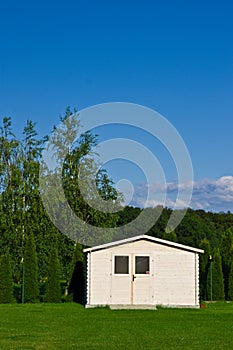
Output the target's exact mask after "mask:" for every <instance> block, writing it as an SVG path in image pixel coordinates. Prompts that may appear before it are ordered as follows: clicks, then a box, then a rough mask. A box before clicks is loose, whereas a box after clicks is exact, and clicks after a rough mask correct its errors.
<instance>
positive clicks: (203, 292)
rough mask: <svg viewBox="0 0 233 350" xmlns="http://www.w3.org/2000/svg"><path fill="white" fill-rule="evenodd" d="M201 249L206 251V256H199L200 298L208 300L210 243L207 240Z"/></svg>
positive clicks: (202, 243) (203, 241)
mask: <svg viewBox="0 0 233 350" xmlns="http://www.w3.org/2000/svg"><path fill="white" fill-rule="evenodd" d="M199 247H200V249H203V250H204V254H200V255H199V259H200V269H199V271H200V272H199V281H200V298H201V299H202V300H207V299H208V296H207V275H208V270H209V256H210V242H209V241H208V240H207V239H206V238H205V239H203V240H202V241H201V243H200V245H199Z"/></svg>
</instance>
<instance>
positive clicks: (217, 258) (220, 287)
mask: <svg viewBox="0 0 233 350" xmlns="http://www.w3.org/2000/svg"><path fill="white" fill-rule="evenodd" d="M212 264H213V265H212V296H213V300H224V299H225V294H224V279H223V272H222V259H221V255H220V252H219V249H215V251H214V253H213V262H212ZM210 273H211V271H210V269H209V271H208V296H210V288H211V285H210V279H211V276H210ZM209 300H210V298H209Z"/></svg>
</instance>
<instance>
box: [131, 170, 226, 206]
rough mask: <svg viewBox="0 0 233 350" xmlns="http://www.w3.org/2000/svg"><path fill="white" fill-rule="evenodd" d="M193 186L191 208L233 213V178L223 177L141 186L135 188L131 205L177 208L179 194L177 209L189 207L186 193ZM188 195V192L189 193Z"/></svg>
mask: <svg viewBox="0 0 233 350" xmlns="http://www.w3.org/2000/svg"><path fill="white" fill-rule="evenodd" d="M192 186H193V193H192V199H191V203H190V204H189V207H191V208H193V209H203V210H212V211H217V212H218V211H228V210H229V211H231V212H233V176H222V177H220V178H218V179H216V180H213V179H203V180H198V181H196V182H193V183H191V182H183V183H179V184H178V183H177V182H169V183H167V184H166V185H164V184H159V183H154V184H150V185H149V186H148V185H146V184H140V185H137V186H135V188H134V193H135V195H134V198H133V201H132V203H131V205H134V206H139V207H145V206H148V207H149V206H151V207H154V206H157V205H159V204H161V205H165V206H167V207H170V208H174V207H175V203H176V199H177V195H178V192H179V193H180V197H181V198H180V200H179V202H178V203H176V207H179V208H184V207H187V200H186V191H188V190H189V189H190V187H192ZM148 187H149V188H150V191H151V193H152V196H150V198H149V200H146V196H147V191H148ZM164 191H165V192H166V197H167V198H166V201H165V202H164V201H163V200H162V194H163V193H164ZM187 193H188V192H187Z"/></svg>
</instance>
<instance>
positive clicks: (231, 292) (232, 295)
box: [228, 259, 233, 301]
mask: <svg viewBox="0 0 233 350" xmlns="http://www.w3.org/2000/svg"><path fill="white" fill-rule="evenodd" d="M228 283H229V284H228V299H229V300H231V301H233V259H232V263H231V268H230V273H229V279H228Z"/></svg>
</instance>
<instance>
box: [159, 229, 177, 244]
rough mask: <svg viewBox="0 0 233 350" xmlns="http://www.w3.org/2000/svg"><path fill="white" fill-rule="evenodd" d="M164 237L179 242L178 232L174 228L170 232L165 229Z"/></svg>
mask: <svg viewBox="0 0 233 350" xmlns="http://www.w3.org/2000/svg"><path fill="white" fill-rule="evenodd" d="M162 238H163V239H165V240H167V241H172V242H177V236H176V233H175V231H174V230H172V231H170V232H168V231H164V234H163V237H162Z"/></svg>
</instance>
